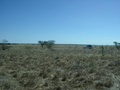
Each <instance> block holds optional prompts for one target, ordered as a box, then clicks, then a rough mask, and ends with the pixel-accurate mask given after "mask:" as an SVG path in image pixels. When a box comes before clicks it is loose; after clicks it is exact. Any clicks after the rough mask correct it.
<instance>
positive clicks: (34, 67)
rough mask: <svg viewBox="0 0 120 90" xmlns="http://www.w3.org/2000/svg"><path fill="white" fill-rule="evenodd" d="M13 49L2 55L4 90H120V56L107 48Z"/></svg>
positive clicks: (0, 85)
mask: <svg viewBox="0 0 120 90" xmlns="http://www.w3.org/2000/svg"><path fill="white" fill-rule="evenodd" d="M82 47H83V46H81V45H56V46H55V47H54V48H53V50H49V49H46V48H41V47H40V46H38V45H13V46H11V48H10V49H6V50H4V51H3V50H1V51H0V82H1V83H0V88H1V90H119V89H120V54H119V53H120V52H119V51H117V50H116V49H115V47H113V46H105V56H102V55H101V49H100V46H93V49H83V48H82Z"/></svg>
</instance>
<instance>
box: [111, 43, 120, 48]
mask: <svg viewBox="0 0 120 90" xmlns="http://www.w3.org/2000/svg"><path fill="white" fill-rule="evenodd" d="M113 43H114V44H115V47H116V48H117V49H118V50H120V43H118V42H113Z"/></svg>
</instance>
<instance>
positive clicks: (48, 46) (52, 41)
mask: <svg viewBox="0 0 120 90" xmlns="http://www.w3.org/2000/svg"><path fill="white" fill-rule="evenodd" d="M54 44H55V41H54V40H49V41H47V48H48V49H51V48H52V47H53V45H54Z"/></svg>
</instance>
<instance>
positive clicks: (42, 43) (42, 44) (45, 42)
mask: <svg viewBox="0 0 120 90" xmlns="http://www.w3.org/2000/svg"><path fill="white" fill-rule="evenodd" d="M38 44H40V45H41V47H42V48H43V46H44V45H46V44H47V41H38Z"/></svg>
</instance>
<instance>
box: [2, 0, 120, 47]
mask: <svg viewBox="0 0 120 90" xmlns="http://www.w3.org/2000/svg"><path fill="white" fill-rule="evenodd" d="M3 39H6V40H8V41H9V43H38V41H39V40H40V41H48V40H54V41H55V43H56V44H94V45H113V42H114V41H117V42H120V0H0V40H3Z"/></svg>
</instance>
